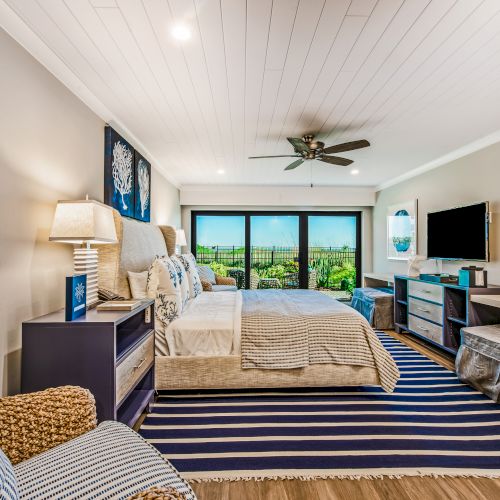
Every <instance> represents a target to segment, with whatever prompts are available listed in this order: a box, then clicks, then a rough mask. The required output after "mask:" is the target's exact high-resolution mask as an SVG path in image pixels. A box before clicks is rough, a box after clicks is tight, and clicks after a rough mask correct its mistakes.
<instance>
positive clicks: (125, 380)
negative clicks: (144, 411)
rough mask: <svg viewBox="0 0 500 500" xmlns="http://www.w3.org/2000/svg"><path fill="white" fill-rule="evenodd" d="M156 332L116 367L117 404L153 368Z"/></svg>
mask: <svg viewBox="0 0 500 500" xmlns="http://www.w3.org/2000/svg"><path fill="white" fill-rule="evenodd" d="M154 354H155V353H154V332H151V333H150V334H149V335H148V336H147V337H146V338H145V339H144V340H143V341H142V342H141V343H140V344H139V345H138V346H137V347H136V348H135V349H134V350H133V351H132V352H131V353H130V354H129V355H128V356H127V357H126V358H125V359H123V360H122V362H121V363H120V364H119V365H118V366H117V367H116V402H117V403H119V402H120V401H121V400H122V399H123V398H124V397H125V396H126V395H127V393H128V392H129V391H130V389H132V387H134V386H135V385H136V384H137V382H139V380H140V379H141V378H142V376H143V375H144V374H145V373H146V372H147V371H148V369H149V368H150V367H151V364H152V363H153V360H154Z"/></svg>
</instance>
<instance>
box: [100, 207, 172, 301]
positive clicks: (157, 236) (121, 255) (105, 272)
mask: <svg viewBox="0 0 500 500" xmlns="http://www.w3.org/2000/svg"><path fill="white" fill-rule="evenodd" d="M113 217H114V219H115V228H116V236H117V238H118V243H116V244H113V245H99V268H98V269H99V288H106V289H107V290H111V291H113V292H115V293H117V294H118V295H121V296H123V297H126V298H127V299H128V298H130V297H131V294H130V287H129V284H128V278H127V271H134V272H141V271H146V270H147V269H148V268H149V266H150V264H151V262H153V259H154V258H155V256H156V255H165V254H168V255H172V254H174V253H175V229H174V228H173V227H171V226H155V225H154V224H146V223H144V222H140V221H136V220H132V219H127V218H125V217H122V216H121V215H120V213H119V212H118V211H117V210H114V209H113Z"/></svg>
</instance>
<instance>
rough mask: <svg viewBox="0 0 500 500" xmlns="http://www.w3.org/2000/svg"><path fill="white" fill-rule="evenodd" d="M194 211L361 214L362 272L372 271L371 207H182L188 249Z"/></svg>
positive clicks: (183, 226)
mask: <svg viewBox="0 0 500 500" xmlns="http://www.w3.org/2000/svg"><path fill="white" fill-rule="evenodd" d="M193 210H195V211H196V210H221V211H228V210H253V211H265V210H275V211H287V210H288V211H315V210H317V211H322V212H325V211H331V212H349V211H351V212H361V272H362V273H365V272H370V271H371V270H372V246H373V243H372V208H371V207H353V206H349V207H297V206H288V207H282V206H274V205H273V206H267V207H262V206H258V207H257V206H249V205H233V206H223V207H220V206H214V205H194V206H183V207H182V228H183V229H184V231H185V232H186V239H187V242H188V248H189V249H191V212H192V211H193Z"/></svg>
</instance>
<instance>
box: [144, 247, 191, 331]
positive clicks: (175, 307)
mask: <svg viewBox="0 0 500 500" xmlns="http://www.w3.org/2000/svg"><path fill="white" fill-rule="evenodd" d="M147 281H148V284H147V296H148V297H151V298H154V299H155V314H156V318H157V319H158V320H159V321H161V322H162V323H164V324H165V325H168V324H169V323H170V322H172V321H173V320H174V319H175V318H177V317H178V316H179V315H180V314H181V312H182V306H183V302H182V297H181V285H180V283H179V279H178V277H177V270H176V268H175V266H174V264H173V262H172V261H171V260H170V258H169V257H167V256H163V257H156V258H155V260H154V261H153V263H152V264H151V267H150V268H149V271H148V279H147Z"/></svg>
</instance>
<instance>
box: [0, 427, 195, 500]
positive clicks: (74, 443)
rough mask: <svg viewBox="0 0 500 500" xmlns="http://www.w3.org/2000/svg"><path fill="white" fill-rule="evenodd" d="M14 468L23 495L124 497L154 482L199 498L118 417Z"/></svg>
mask: <svg viewBox="0 0 500 500" xmlns="http://www.w3.org/2000/svg"><path fill="white" fill-rule="evenodd" d="M14 472H15V474H16V477H17V483H18V490H19V496H20V497H21V498H30V499H49V498H50V499H54V498H63V497H64V498H95V499H104V498H113V499H126V498H128V497H130V496H132V495H134V494H136V493H138V492H140V491H144V490H147V489H149V488H151V487H153V486H164V487H165V486H170V487H174V488H175V489H177V490H178V491H179V492H181V493H183V494H184V495H185V497H186V499H188V500H191V499H195V498H196V496H195V494H194V492H193V490H192V489H191V487H190V486H189V484H188V483H187V482H186V481H184V480H183V479H182V478H181V477H180V476H179V475H178V473H177V471H176V470H175V469H174V467H173V466H172V465H171V464H170V463H169V462H167V461H165V460H164V459H163V458H162V456H161V455H160V454H159V452H158V451H157V450H156V449H155V448H153V447H152V446H151V445H149V444H148V443H146V441H144V440H143V439H142V438H141V437H140V436H139V435H138V434H137V433H135V432H134V431H133V430H132V429H130V428H129V427H127V426H126V425H123V424H120V423H118V422H103V423H102V424H100V425H99V426H98V427H97V428H96V429H94V430H93V431H90V432H87V433H86V434H84V435H83V436H80V437H78V438H76V439H73V440H71V441H69V442H68V443H65V444H62V445H60V446H56V447H55V448H53V449H52V450H49V451H46V452H44V453H41V454H40V455H37V456H35V457H33V458H31V459H29V460H26V461H25V462H21V463H19V464H17V465H15V466H14ZM7 498H9V497H7ZM13 498H15V497H13Z"/></svg>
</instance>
